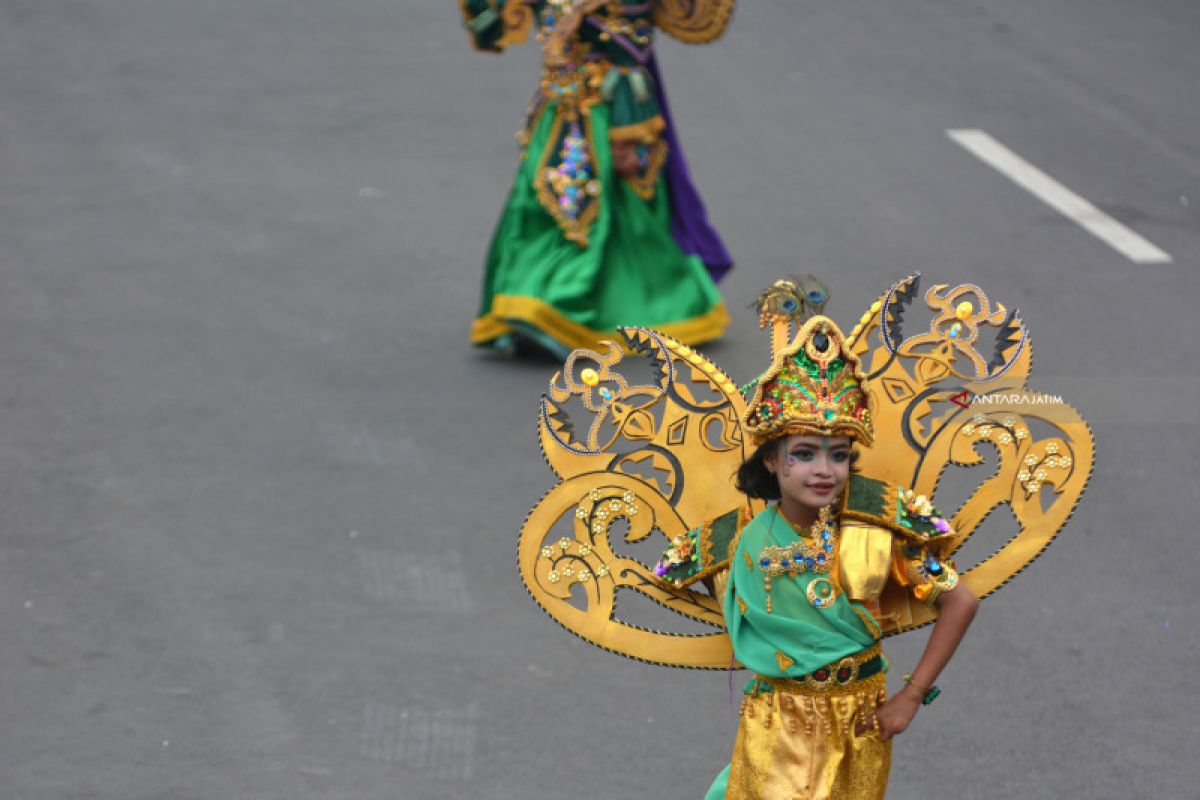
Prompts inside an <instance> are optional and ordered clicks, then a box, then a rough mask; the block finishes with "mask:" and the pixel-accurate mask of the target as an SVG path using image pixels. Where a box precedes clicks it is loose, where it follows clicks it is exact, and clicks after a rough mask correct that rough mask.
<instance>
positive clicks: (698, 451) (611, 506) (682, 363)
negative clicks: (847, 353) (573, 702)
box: [518, 328, 748, 667]
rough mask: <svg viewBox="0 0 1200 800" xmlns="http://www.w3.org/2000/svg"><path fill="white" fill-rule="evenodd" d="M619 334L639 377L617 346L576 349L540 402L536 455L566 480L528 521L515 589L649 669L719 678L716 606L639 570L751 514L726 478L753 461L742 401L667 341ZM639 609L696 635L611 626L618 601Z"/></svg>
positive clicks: (642, 624) (725, 381)
mask: <svg viewBox="0 0 1200 800" xmlns="http://www.w3.org/2000/svg"><path fill="white" fill-rule="evenodd" d="M620 333H621V335H622V337H623V339H624V344H625V347H626V349H627V350H628V351H629V352H632V353H633V354H634V356H635V358H634V359H630V360H631V361H637V362H641V363H640V364H638V366H640V367H642V369H641V370H640V372H641V373H642V374H643V375H644V376H645V377H643V378H642V379H640V380H637V379H631V378H629V377H627V376H626V375H624V374H622V371H621V370H619V369H618V367H623V366H626V365H627V363H623V359H624V353H623V351H622V349H621V348H620V347H618V346H617V345H616V344H609V345H608V349H607V351H605V352H596V351H591V350H576V351H574V352H573V353H572V354H571V355H570V357H568V359H567V361H566V364H565V365H564V366H563V369H562V371H561V372H559V373H558V374H557V375H555V376H554V378H553V380H552V381H551V384H550V390H549V392H548V393H547V394H546V395H545V396H543V398H542V407H541V417H540V421H539V433H540V436H541V443H542V452H543V453H544V455H545V457H546V461H547V462H548V463H549V464H550V467H551V469H553V470H554V472H555V474H556V475H558V477H559V479H560V480H561V482H560V483H559V484H558V485H557V486H555V487H554V488H553V489H551V490H550V492H549V493H548V494H547V495H546V496H545V497H543V498H542V500H541V501H540V502H539V503H538V504H537V506H536V507H535V508H534V509H533V511H532V512H531V513H530V515H529V517H528V519H527V520H526V521H525V526H524V528H523V529H522V531H521V538H520V544H519V556H518V560H519V563H520V568H521V577H522V579H523V580H524V581H525V586H526V588H527V589H528V590H529V593H530V594H531V595H532V596H533V599H534V600H535V601H536V602H537V603H538V605H540V606H541V607H542V608H543V609H544V610H545V611H546V612H547V613H548V614H549V615H550V616H551V617H553V618H554V619H555V620H556V621H557V622H559V623H560V624H561V625H563V626H564V627H565V628H567V629H568V630H570V631H571V632H572V633H575V634H577V635H579V636H581V637H583V638H584V639H586V640H587V641H589V642H591V643H592V644H595V645H598V646H600V647H603V648H605V649H608V650H612V651H614V652H617V653H621V654H622V655H626V656H630V657H632V658H637V659H640V660H643V661H649V662H653V663H657V664H665V665H670V666H681V667H714V666H721V665H725V666H728V664H729V662H730V658H731V650H730V646H729V641H728V638H727V637H726V636H725V633H724V621H723V618H722V615H721V606H720V602H719V601H718V600H717V599H716V598H714V597H712V596H710V595H708V594H707V593H704V592H701V591H695V590H692V589H687V588H675V587H672V586H671V585H670V584H666V583H664V582H663V581H660V580H657V579H656V578H655V577H654V574H653V572H652V570H651V568H650V566H648V564H649V563H653V562H654V560H655V559H656V558H657V555H658V553H659V552H660V551H661V550H662V549H663V547H664V546H665V543H666V542H669V540H671V539H672V538H674V537H676V536H680V535H683V534H685V533H686V532H687V531H688V530H690V529H691V528H693V527H696V526H697V525H699V524H700V523H701V522H702V521H703V520H705V519H707V518H709V517H712V516H716V515H717V514H720V513H723V512H726V511H728V510H729V509H731V508H736V507H738V506H739V505H745V504H746V499H745V497H743V496H742V495H741V494H740V493H739V492H738V491H737V490H736V489H735V488H734V487H733V484H732V482H731V480H730V477H731V476H732V474H733V473H734V472H735V471H736V470H737V468H738V465H739V464H741V463H742V461H743V460H744V459H745V458H746V456H747V455H748V453H747V452H746V449H745V448H746V445H745V443H744V442H743V439H742V435H741V423H740V422H739V415H740V414H741V412H742V410H743V403H742V398H741V395H740V394H739V392H738V389H737V386H736V385H735V384H734V383H733V381H732V380H730V378H729V376H727V375H726V374H725V373H724V372H722V371H721V370H720V369H719V368H718V367H717V366H716V365H714V364H713V363H712V362H711V361H709V360H708V359H707V358H705V357H704V356H702V355H701V354H700V353H698V352H696V351H694V350H692V349H691V348H689V347H687V346H686V345H683V344H680V343H679V342H677V341H675V340H674V339H672V338H671V337H669V336H665V335H663V334H660V333H657V332H655V331H651V330H647V329H644V328H624V329H622V330H621V331H620ZM629 366H633V365H629ZM638 544H642V545H643V547H642V548H641V552H637V549H636V545H638ZM634 598H640V599H641V600H643V601H644V600H649V601H652V604H656V605H657V606H658V607H660V608H661V609H665V610H666V611H667V612H673V613H666V614H660V615H659V616H660V617H665V619H666V621H667V622H686V621H689V620H690V621H691V623H692V624H691V626H690V627H691V628H692V629H693V630H686V629H684V630H680V629H679V627H680V626H676V630H665V631H664V630H656V629H654V628H652V627H650V624H653V622H654V620H652V621H650V622H647V621H645V620H637V619H624V618H622V617H621V616H619V615H618V612H617V601H618V599H621V600H625V599H630V600H633V599H634ZM644 605H647V604H645V603H636V606H639V607H640V606H644ZM642 610H643V611H644V610H645V609H642ZM696 623H699V625H696ZM683 627H684V628H686V627H688V626H686V625H685V626H683ZM697 627H699V628H700V629H701V630H699V631H696V630H694V629H695V628H697Z"/></svg>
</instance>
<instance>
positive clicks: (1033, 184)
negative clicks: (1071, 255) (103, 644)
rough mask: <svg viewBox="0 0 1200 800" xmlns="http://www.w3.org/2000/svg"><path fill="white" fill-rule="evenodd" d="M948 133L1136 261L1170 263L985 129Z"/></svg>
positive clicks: (1138, 237)
mask: <svg viewBox="0 0 1200 800" xmlns="http://www.w3.org/2000/svg"><path fill="white" fill-rule="evenodd" d="M946 135H947V136H949V137H950V138H951V139H953V140H954V141H955V142H957V143H958V144H960V145H962V147H963V148H965V149H966V150H967V151H968V152H970V153H971V154H972V155H974V156H975V157H976V158H978V159H979V160H980V161H982V162H984V163H985V164H987V165H988V166H990V167H992V168H993V169H995V170H996V171H997V172H999V173H1000V174H1002V175H1004V176H1005V177H1007V178H1008V179H1009V180H1011V181H1012V182H1013V183H1015V184H1017V185H1018V186H1020V187H1021V188H1022V189H1024V190H1025V191H1027V192H1029V193H1030V194H1032V195H1033V196H1034V197H1036V198H1038V199H1039V200H1041V201H1042V202H1043V203H1045V204H1046V205H1048V206H1050V207H1051V208H1053V209H1055V210H1056V211H1058V212H1059V213H1061V214H1062V215H1063V216H1065V217H1067V218H1068V219H1070V220H1071V221H1072V222H1074V223H1075V224H1077V225H1079V226H1080V227H1081V228H1083V229H1084V230H1086V231H1087V232H1088V233H1090V234H1092V235H1093V236H1095V237H1096V238H1098V239H1100V240H1101V241H1103V242H1104V243H1105V244H1107V245H1108V246H1109V247H1111V248H1113V249H1114V250H1116V251H1117V252H1118V253H1120V254H1121V255H1123V256H1125V257H1126V258H1128V259H1129V260H1130V261H1133V262H1134V263H1136V264H1169V263H1170V262H1171V255H1170V254H1169V253H1167V252H1165V251H1163V250H1161V249H1159V248H1158V247H1156V246H1155V245H1154V244H1153V243H1152V242H1150V241H1148V240H1147V239H1145V238H1143V237H1142V236H1140V235H1139V234H1137V233H1135V232H1133V231H1131V230H1130V229H1129V228H1127V227H1125V226H1124V225H1122V224H1121V223H1119V222H1117V221H1116V220H1115V219H1113V218H1112V217H1110V216H1108V215H1107V214H1105V213H1104V212H1103V211H1101V210H1100V209H1098V208H1096V207H1095V206H1094V205H1092V204H1091V203H1089V202H1088V201H1087V200H1086V199H1084V198H1083V197H1080V196H1079V195H1078V194H1076V193H1075V192H1073V191H1071V190H1070V189H1068V188H1067V187H1066V186H1063V185H1062V184H1061V183H1059V182H1058V181H1056V180H1054V178H1051V177H1050V176H1049V175H1047V174H1046V173H1045V172H1042V171H1041V170H1040V169H1038V168H1037V167H1035V166H1034V165H1033V164H1030V163H1029V162H1028V161H1026V160H1025V159H1023V158H1021V157H1020V156H1019V155H1017V154H1016V153H1014V152H1013V151H1012V150H1009V149H1008V148H1007V147H1005V146H1004V145H1003V144H1001V143H1000V142H998V141H996V140H995V139H994V138H992V137H991V136H990V135H988V134H987V133H985V132H984V131H981V130H974V129H969V128H967V129H951V130H948V131H946Z"/></svg>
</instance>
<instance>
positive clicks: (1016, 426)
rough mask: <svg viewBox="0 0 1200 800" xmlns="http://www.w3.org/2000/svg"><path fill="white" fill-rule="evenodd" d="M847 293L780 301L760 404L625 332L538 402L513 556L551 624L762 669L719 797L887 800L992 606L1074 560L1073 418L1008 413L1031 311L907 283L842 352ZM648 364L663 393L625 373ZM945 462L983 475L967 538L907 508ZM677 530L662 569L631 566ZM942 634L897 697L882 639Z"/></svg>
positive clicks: (1027, 358)
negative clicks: (975, 555) (1038, 562)
mask: <svg viewBox="0 0 1200 800" xmlns="http://www.w3.org/2000/svg"><path fill="white" fill-rule="evenodd" d="M827 294H828V292H827V290H825V289H824V288H823V287H822V286H820V285H819V282H817V281H815V279H811V278H810V279H808V280H798V279H792V280H783V281H777V282H776V283H775V284H774V285H773V286H772V287H770V288H768V289H767V290H766V291H764V292H763V293H762V294H761V295H760V296H759V299H758V302H757V303H756V305H757V307H758V311H759V324H760V326H762V327H764V328H765V327H768V326H769V327H771V328H772V336H771V339H772V345H771V352H772V362H771V366H770V368H769V369H768V370H767V372H766V373H764V374H763V375H762V376H760V377H759V378H758V379H756V380H755V381H753V382H752V383H751V384H750V385H749V386H748V387H747V388H746V389H739V388H738V386H737V384H736V383H734V381H733V379H732V378H730V377H729V376H728V375H727V374H726V373H725V372H724V371H723V370H721V369H720V368H719V367H718V366H717V365H716V364H715V363H713V362H712V361H710V360H709V359H707V358H706V357H705V356H704V355H703V354H702V353H699V352H697V351H696V350H695V349H693V348H691V347H688V346H686V345H683V344H681V343H679V342H678V341H675V340H673V339H671V338H670V337H667V336H664V335H662V334H660V333H658V332H656V331H653V330H648V329H646V328H625V329H622V330H621V336H622V338H623V341H622V345H623V347H618V346H617V345H616V344H610V345H609V346H608V347H607V348H606V349H605V350H604V351H590V350H577V351H575V352H574V353H572V354H571V356H570V357H569V358H568V359H567V360H566V362H565V363H564V364H563V368H562V370H561V371H560V372H559V373H558V374H556V375H555V376H554V378H553V379H552V380H551V382H550V386H549V390H548V391H547V393H546V394H545V395H544V396H543V398H542V402H541V413H540V424H539V442H540V444H541V448H542V452H543V453H544V454H545V456H546V460H547V462H548V463H549V465H550V466H551V468H552V470H553V471H554V474H555V475H556V476H557V478H558V483H557V484H556V485H555V486H554V487H553V488H552V489H551V490H550V491H548V492H547V493H546V494H545V495H544V496H543V497H542V499H541V500H540V501H538V503H537V505H536V506H534V508H533V510H532V511H531V512H530V514H529V517H528V518H527V519H526V521H525V525H524V526H523V527H522V529H521V535H520V540H519V544H518V565H519V568H520V572H521V578H522V581H523V582H524V584H525V588H526V589H528V590H529V592H530V595H531V596H532V597H533V599H534V600H535V601H536V603H537V604H538V605H539V606H540V607H541V608H542V609H543V610H544V611H545V612H546V613H547V614H549V615H550V616H551V617H552V618H553V619H554V620H555V621H556V622H558V623H559V624H561V625H562V626H563V627H565V628H566V629H568V630H570V631H571V632H573V633H575V634H576V635H578V636H580V637H582V638H583V639H585V640H587V641H589V642H592V643H593V644H596V645H598V646H599V647H602V648H604V649H605V650H609V651H612V652H615V653H620V654H622V655H626V656H629V657H631V658H636V659H639V660H641V661H647V662H651V663H656V664H661V665H663V666H671V667H689V668H701V669H722V670H724V669H727V668H729V666H730V664H731V663H733V662H734V661H736V662H740V664H741V665H742V666H744V667H746V668H748V669H750V670H752V671H753V673H754V675H753V677H752V678H751V679H750V681H749V682H748V683H747V684H746V686H745V690H744V691H745V698H744V700H743V703H742V708H741V721H740V726H739V730H738V734H737V738H736V741H735V745H734V748H733V755H732V759H731V763H730V766H729V767H728V768H727V769H725V770H724V771H723V772H722V773H721V775H720V776H719V777H718V778H717V780H716V781H715V782H714V784H713V785H712V787H711V789H710V790H709V792H708V795H707V797H708V798H709V800H718V799H719V798H729V800H747V799H750V798H753V799H754V800H794V799H795V798H804V799H805V800H827V799H828V798H845V799H846V800H851V799H852V800H861V799H862V798H879V797H882V796H883V794H884V792H885V790H886V785H887V775H888V768H889V766H890V747H891V740H892V737H893V736H895V735H896V734H897V733H899V732H901V731H903V730H905V729H906V727H907V726H908V725H909V724H910V723H912V721H913V720H914V717H915V716H916V714H917V712H918V711H919V709H920V708H921V706H922V704H928V703H930V702H932V701H933V700H934V698H936V697H937V694H938V690H937V689H936V687H935V686H934V682H935V681H936V679H937V677H938V675H939V674H940V672H941V670H942V669H943V668H944V667H945V666H946V664H947V662H948V661H949V659H950V657H951V655H952V654H953V652H954V650H955V648H956V647H957V645H958V643H959V641H960V639H961V638H962V636H963V634H964V632H965V631H966V629H967V626H968V625H969V623H970V621H971V619H972V617H973V614H974V611H975V607H976V600H975V598H976V597H986V596H987V595H989V594H990V593H991V592H993V591H995V590H997V589H998V588H1000V587H1001V586H1003V585H1004V584H1005V582H1007V581H1008V580H1009V579H1011V578H1012V577H1013V576H1014V575H1016V574H1017V573H1018V572H1020V571H1021V570H1022V569H1024V568H1025V566H1026V565H1028V564H1029V563H1030V562H1031V561H1032V560H1033V559H1034V558H1036V557H1037V555H1038V554H1039V553H1041V552H1042V550H1043V549H1044V548H1045V547H1046V546H1047V545H1048V544H1049V543H1050V542H1051V541H1052V540H1053V539H1054V537H1055V536H1056V535H1057V534H1058V532H1059V531H1060V530H1062V528H1063V526H1064V525H1065V524H1066V522H1067V520H1068V519H1069V518H1070V516H1071V513H1072V511H1073V509H1074V508H1075V507H1076V505H1077V503H1078V502H1079V499H1080V498H1081V496H1082V494H1083V491H1084V489H1085V488H1086V486H1087V482H1088V477H1089V476H1090V474H1091V470H1092V466H1093V461H1094V442H1093V438H1092V434H1091V431H1090V429H1089V428H1088V426H1087V423H1086V421H1084V420H1083V419H1082V417H1081V416H1080V415H1079V413H1078V412H1077V411H1076V410H1075V409H1073V408H1071V407H1070V406H1069V405H1066V404H1065V403H1061V401H1060V402H1056V403H1055V404H1054V405H1053V406H1052V407H1044V406H1032V407H1031V406H1028V405H1026V404H1024V403H1020V402H1013V401H1011V400H1007V399H1005V398H1011V397H1012V396H1013V393H1014V392H1017V393H1023V392H1026V391H1032V390H1028V389H1026V388H1025V387H1026V386H1027V381H1028V380H1030V377H1031V373H1030V371H1031V367H1032V358H1033V350H1032V340H1031V337H1030V334H1029V331H1028V330H1027V329H1026V327H1025V324H1024V322H1023V321H1022V320H1021V318H1020V316H1019V315H1018V313H1017V311H1016V310H1015V309H1009V308H1006V307H1005V306H1004V304H1002V303H999V302H995V301H993V300H992V299H990V298H989V297H988V296H987V295H986V294H985V293H984V292H983V290H982V289H981V288H980V287H978V286H975V285H974V284H969V283H962V284H958V285H950V284H936V285H934V286H932V287H930V288H929V289H928V290H925V291H921V289H920V276H919V275H910V276H908V277H906V278H903V279H902V280H900V281H898V282H897V283H895V284H893V285H892V287H891V288H890V289H888V290H887V291H886V292H884V293H883V294H882V295H881V296H880V297H879V299H878V300H876V301H875V302H874V303H872V304H871V306H870V308H869V309H868V310H867V311H866V312H865V313H864V314H863V315H862V317H861V318H860V320H859V321H858V323H857V324H856V325H855V326H854V328H853V330H852V331H851V332H850V334H849V337H848V338H847V337H843V335H842V332H841V331H840V330H839V329H838V328H837V326H836V325H834V323H833V322H832V321H831V320H829V319H828V318H826V317H824V316H820V314H821V312H822V310H823V306H824V303H825V300H826V298H827ZM922 298H923V300H924V305H925V306H926V307H927V308H928V310H929V311H930V312H931V314H930V315H929V318H928V319H927V320H926V319H922V318H921V317H920V316H918V315H917V314H915V313H914V312H916V311H918V310H919V309H918V308H917V306H918V303H919V302H920V301H921V299H922ZM814 315H816V316H814ZM980 345H985V346H983V347H982V348H981V347H980ZM627 353H635V354H637V357H638V358H639V360H640V359H642V358H645V359H648V360H649V362H650V364H651V365H653V369H652V370H651V371H650V372H651V377H649V378H646V377H645V370H644V367H643V368H642V369H641V370H639V373H638V374H637V377H634V376H632V375H630V374H626V372H625V371H624V370H623V369H622V368H621V367H622V362H623V359H624V358H625V356H626V354H627ZM968 386H969V387H971V390H970V392H968V391H965V387H968ZM972 396H974V397H976V398H978V399H981V400H982V399H984V398H986V400H987V402H981V403H979V404H975V403H973V402H970V399H971V397H972ZM581 409H582V410H581ZM988 456H990V458H989V457H988ZM852 465H853V468H852ZM950 465H954V466H956V467H957V468H963V469H964V472H960V473H959V475H960V476H963V475H965V476H970V475H972V474H973V475H974V476H976V477H977V478H979V482H978V483H977V484H975V487H974V489H973V490H972V491H971V492H970V493H969V495H968V499H967V500H965V501H964V502H963V503H962V505H961V506H960V507H959V508H958V509H957V510H955V512H954V514H953V519H954V525H953V526H952V525H951V523H950V522H949V519H950V517H949V516H946V515H942V514H941V513H939V512H938V511H937V510H936V509H935V508H934V507H933V505H932V504H931V503H930V501H929V500H928V499H927V498H926V497H924V496H921V495H919V494H917V493H915V492H913V491H911V490H909V489H908V488H905V487H908V486H915V487H920V488H921V489H922V490H923V491H926V492H929V493H932V492H933V491H934V490H935V489H936V487H937V485H938V481H939V479H940V478H941V477H942V476H943V474H944V473H945V472H946V470H947V469H948V468H949V467H950ZM972 470H977V471H974V472H972ZM735 473H736V481H735V480H732V479H731V477H732V476H733V475H734V474H735ZM735 482H736V484H737V485H736V486H735ZM1047 489H1052V491H1046V490H1047ZM1000 506H1004V507H1005V508H1007V509H1009V510H1010V511H1011V514H1012V518H1013V519H1014V520H1015V526H1014V529H1013V530H1011V531H1008V532H1003V531H1001V536H1002V537H1004V538H1003V539H1002V541H1001V542H1000V546H999V548H998V549H996V550H995V551H994V552H993V554H992V555H991V556H988V557H987V558H984V559H982V560H980V561H979V562H978V563H976V564H974V565H973V566H971V568H970V569H968V570H966V571H964V572H963V573H962V575H961V580H960V575H959V572H958V571H957V569H956V567H955V565H954V564H953V563H952V562H951V561H950V560H949V557H950V555H951V554H952V553H953V552H955V551H956V549H957V548H959V547H961V546H962V545H963V543H964V542H966V541H968V540H969V539H970V537H972V536H978V535H979V534H980V533H981V522H982V521H983V520H985V519H987V518H988V516H989V514H991V513H992V511H993V510H995V509H997V508H998V507H1000ZM660 534H661V535H662V536H664V537H665V538H666V540H667V542H669V547H668V548H667V549H666V550H665V552H663V555H662V558H661V559H660V560H659V561H658V563H657V564H649V563H645V562H644V561H643V560H642V557H641V556H639V555H638V554H637V553H636V552H633V551H632V548H631V545H633V544H635V543H639V542H645V541H647V540H651V539H652V537H656V536H658V535H660ZM987 538H988V539H989V540H990V543H991V544H996V541H995V540H994V539H991V537H990V536H988V537H987ZM630 594H637V595H641V596H642V597H643V598H646V599H649V600H650V601H652V602H653V603H655V604H656V605H657V606H659V607H661V608H662V609H665V610H667V611H670V612H673V613H674V614H675V615H678V618H679V619H683V620H686V621H689V622H691V623H700V624H702V625H705V626H708V627H709V628H711V630H710V632H708V633H696V632H695V630H694V629H693V628H692V627H691V625H689V626H688V627H687V628H686V629H680V628H679V626H678V625H676V624H673V623H676V622H677V620H675V619H671V620H670V623H672V624H667V625H665V626H664V625H663V618H661V617H659V618H657V619H654V620H652V621H651V622H652V624H653V625H655V626H661V627H658V628H655V627H650V626H648V625H647V624H646V622H647V620H646V619H645V618H644V616H643V615H640V614H639V613H638V612H637V610H636V608H635V609H634V612H633V613H632V614H630V613H629V612H628V611H626V610H624V609H625V608H630V607H632V606H633V605H635V604H631V605H630V606H623V607H621V608H619V607H618V603H617V600H618V598H619V597H622V596H627V595H630ZM930 622H933V623H934V627H933V630H932V634H931V636H930V638H929V641H928V644H927V645H926V648H925V651H924V654H923V655H922V656H921V658H920V659H919V660H918V662H917V663H916V664H915V665H914V667H913V670H912V674H911V675H906V676H905V680H904V682H903V685H902V686H901V688H900V691H899V692H898V693H897V694H896V695H894V696H893V697H891V698H890V699H889V698H888V696H887V694H886V686H885V673H886V671H887V668H888V664H887V661H886V660H885V659H884V658H883V655H882V653H881V652H880V649H879V640H880V639H881V638H882V637H884V636H889V635H893V634H899V633H902V632H904V631H909V630H913V629H915V628H919V627H921V626H923V625H925V624H927V623H930Z"/></svg>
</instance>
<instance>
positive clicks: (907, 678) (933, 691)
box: [904, 673, 942, 706]
mask: <svg viewBox="0 0 1200 800" xmlns="http://www.w3.org/2000/svg"><path fill="white" fill-rule="evenodd" d="M904 682H905V683H907V684H908V685H909V686H911V687H913V688H914V689H916V690H917V691H919V692H921V693H922V694H921V705H923V706H927V705H929V704H930V703H932V702H933V701H934V700H937V699H938V696H939V695H941V693H942V690H941V689H939V688H938V687H937V686H930V687H928V688H926V687H924V686H922V685H920V684H919V683H913V679H912V675H910V674H908V673H905V675H904Z"/></svg>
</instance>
